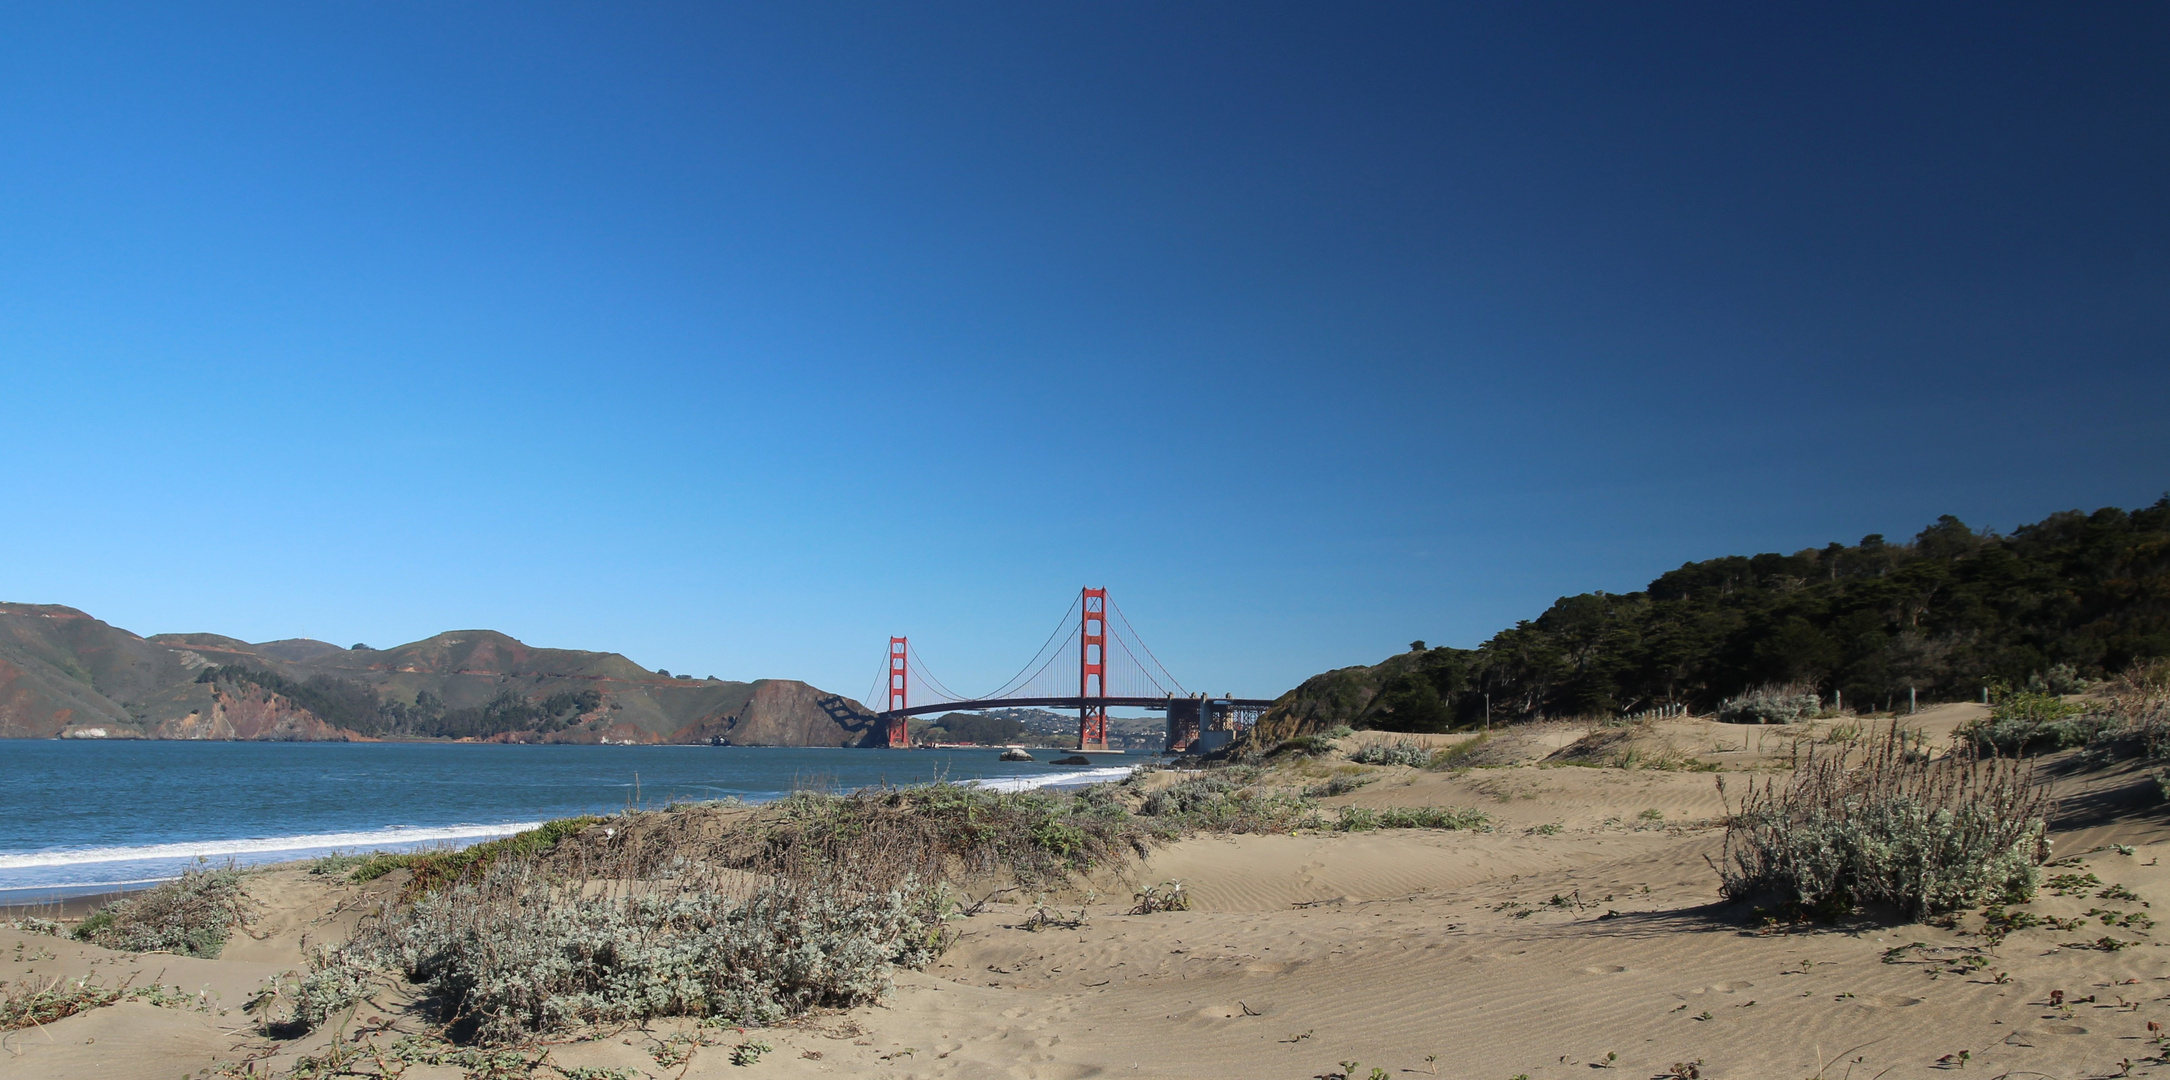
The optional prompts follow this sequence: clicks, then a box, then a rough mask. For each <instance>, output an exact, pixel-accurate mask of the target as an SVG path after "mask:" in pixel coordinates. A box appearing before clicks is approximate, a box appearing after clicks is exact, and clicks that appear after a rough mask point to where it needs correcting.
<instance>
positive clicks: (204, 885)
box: [75, 867, 248, 959]
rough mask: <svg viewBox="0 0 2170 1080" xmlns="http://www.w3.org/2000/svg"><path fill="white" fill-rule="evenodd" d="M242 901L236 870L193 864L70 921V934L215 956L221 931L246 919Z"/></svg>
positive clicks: (111, 945)
mask: <svg viewBox="0 0 2170 1080" xmlns="http://www.w3.org/2000/svg"><path fill="white" fill-rule="evenodd" d="M247 904H248V901H247V897H246V896H245V895H244V894H243V892H242V889H241V872H240V871H238V870H235V869H233V868H232V867H227V868H224V869H218V870H210V869H205V868H202V867H193V868H191V869H189V870H187V871H185V872H183V873H182V874H181V876H180V877H178V878H176V879H174V880H172V881H168V882H166V883H164V884H162V885H159V886H157V887H155V888H151V889H146V890H144V891H143V892H140V893H136V894H134V895H132V896H127V897H123V898H122V899H119V900H116V901H114V902H113V903H111V904H107V905H106V906H105V907H103V908H100V909H98V910H97V911H96V912H93V913H92V914H91V915H90V917H89V918H86V919H84V920H83V921H82V922H81V923H79V924H77V925H76V928H75V937H76V938H77V939H78V940H82V941H88V942H90V943H91V944H93V945H100V946H103V947H105V948H108V949H115V950H119V951H122V952H171V953H180V954H181V955H183V956H200V957H204V958H206V959H215V958H216V957H217V956H218V954H219V950H220V949H223V948H225V947H226V936H227V935H228V934H229V933H231V932H232V931H233V930H234V929H235V928H236V927H239V926H241V925H243V924H244V923H245V922H247V920H248V906H247Z"/></svg>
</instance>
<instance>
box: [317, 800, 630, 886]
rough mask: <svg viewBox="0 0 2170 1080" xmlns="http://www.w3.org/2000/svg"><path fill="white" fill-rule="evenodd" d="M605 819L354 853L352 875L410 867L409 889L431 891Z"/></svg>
mask: <svg viewBox="0 0 2170 1080" xmlns="http://www.w3.org/2000/svg"><path fill="white" fill-rule="evenodd" d="M602 821H603V819H602V818H599V817H592V816H590V817H570V818H558V819H557V820H555V821H545V822H543V823H542V824H541V825H538V826H536V827H534V828H532V829H529V830H527V831H526V832H518V833H514V834H512V835H511V836H506V837H501V838H499V839H496V840H489V841H485V842H483V843H480V844H476V845H474V846H472V847H464V848H457V849H454V850H450V851H410V852H403V853H394V852H389V851H375V852H371V853H370V854H368V855H367V856H356V857H354V858H357V859H358V860H359V861H358V862H357V863H356V864H355V865H354V869H353V872H352V873H351V874H350V875H349V876H350V877H351V878H352V880H354V881H357V882H361V881H375V880H376V879H378V878H380V877H383V876H384V875H386V874H389V873H391V872H392V871H394V870H408V871H411V872H412V873H413V875H414V876H413V878H412V879H411V880H410V881H409V882H408V885H407V891H408V892H410V893H421V892H427V891H429V890H431V889H438V888H443V887H444V886H446V885H450V884H452V883H454V882H457V881H463V880H466V879H469V878H472V877H476V876H479V875H480V874H482V873H483V872H485V871H487V870H488V869H489V868H490V867H492V866H495V865H496V864H497V863H498V862H500V861H502V860H505V859H528V858H533V857H535V856H538V855H542V854H544V853H546V852H548V851H550V850H551V849H552V848H555V847H557V846H558V845H559V844H560V843H562V842H564V841H565V840H566V839H567V838H569V837H573V836H577V835H579V834H580V832H581V831H582V830H584V829H586V828H588V827H589V826H591V825H599V824H602ZM332 857H333V858H345V856H332ZM312 870H313V868H312Z"/></svg>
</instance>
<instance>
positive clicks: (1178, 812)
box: [278, 767, 1488, 1045]
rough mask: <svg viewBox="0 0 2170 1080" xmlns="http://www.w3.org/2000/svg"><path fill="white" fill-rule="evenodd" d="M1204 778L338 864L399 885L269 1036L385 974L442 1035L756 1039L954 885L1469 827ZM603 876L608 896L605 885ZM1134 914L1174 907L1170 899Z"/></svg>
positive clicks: (910, 797)
mask: <svg viewBox="0 0 2170 1080" xmlns="http://www.w3.org/2000/svg"><path fill="white" fill-rule="evenodd" d="M1264 779H1265V774H1264V773H1263V772H1262V771H1261V770H1259V769H1256V768H1247V767H1236V768H1227V769H1217V770H1213V771H1212V772H1209V773H1204V774H1201V775H1198V776H1195V777H1190V778H1187V779H1184V780H1182V781H1180V782H1178V783H1175V784H1172V785H1168V786H1165V787H1161V788H1159V789H1157V790H1153V791H1151V792H1150V793H1146V792H1143V791H1142V790H1141V789H1142V788H1143V787H1145V786H1148V785H1147V784H1145V782H1144V781H1142V780H1138V779H1134V780H1133V781H1131V782H1128V783H1124V784H1110V785H1098V786H1094V787H1089V788H1085V789H1082V790H1080V791H1075V792H1065V791H1046V790H1040V791H1026V792H1015V793H1008V792H993V791H985V790H981V789H979V788H976V787H969V786H958V785H949V784H935V785H930V786H927V787H918V788H906V789H870V790H864V791H859V792H854V793H851V794H843V795H836V794H820V793H811V792H801V793H798V794H795V795H793V796H791V797H789V798H786V799H782V800H779V801H777V802H775V803H771V804H768V805H766V806H761V807H753V808H748V807H743V806H721V805H719V806H709V805H682V806H677V807H672V808H669V809H666V810H660V811H645V812H636V813H630V814H625V815H620V816H618V817H614V818H610V819H607V820H599V819H593V818H575V819H568V820H565V821H560V822H552V823H550V824H549V825H547V826H545V827H543V828H541V829H537V830H533V831H531V832H528V833H523V834H520V835H519V836H515V837H508V838H506V839H504V840H498V841H493V842H491V843H489V844H482V845H477V846H476V847H473V848H469V849H467V850H465V851H460V852H434V853H426V854H418V855H384V854H379V855H373V856H367V857H354V856H342V857H339V859H338V860H337V862H336V863H332V862H325V863H323V864H322V865H323V866H324V867H325V870H326V872H330V873H337V872H344V873H348V874H351V875H353V876H355V877H357V878H366V877H369V876H372V875H380V874H382V873H385V872H389V871H390V870H392V869H404V870H407V871H409V872H410V873H411V874H412V878H411V880H410V881H409V883H408V884H407V886H406V888H405V889H403V890H401V891H400V892H399V894H398V896H397V897H396V898H394V899H392V900H390V901H388V902H386V903H385V904H383V906H382V907H381V908H380V909H379V910H378V911H377V912H376V914H375V915H374V917H372V918H370V919H367V920H365V921H364V923H363V925H362V927H361V928H360V929H359V930H358V931H357V932H356V933H355V935H354V936H353V937H352V938H351V939H350V940H349V941H348V942H346V943H345V944H343V945H340V946H339V947H337V948H334V949H330V950H323V951H320V952H319V953H317V954H316V956H315V957H314V958H313V959H312V962H311V965H310V971H309V973H308V974H307V975H305V976H303V977H300V978H297V979H292V980H288V981H287V982H286V983H285V984H284V985H283V986H281V987H279V988H278V995H279V997H280V998H281V999H283V1000H284V1002H285V1007H284V1012H283V1016H284V1019H285V1022H287V1023H288V1024H290V1025H293V1026H296V1027H310V1026H314V1025H317V1024H321V1023H323V1022H324V1021H325V1019H326V1018H327V1017H329V1016H331V1015H333V1014H335V1013H337V1012H339V1011H340V1010H342V1009H344V1008H346V1007H348V1006H349V1005H351V1004H353V1003H354V1002H356V1001H359V1000H362V999H363V998H365V997H367V996H368V995H369V994H370V992H371V990H372V988H373V987H375V986H376V985H378V984H379V983H380V981H382V980H385V979H400V980H404V981H407V982H409V983H413V984H416V985H418V986H420V987H421V988H423V990H424V991H425V992H426V1000H427V1001H428V1002H429V1003H430V1007H432V1008H434V1009H435V1010H436V1011H437V1019H438V1020H439V1021H440V1022H441V1023H442V1024H444V1025H445V1027H446V1030H447V1032H448V1033H449V1034H451V1035H452V1036H453V1037H455V1038H457V1039H461V1040H471V1041H475V1042H478V1043H481V1044H485V1045H508V1044H514V1043H519V1042H522V1041H524V1040H529V1039H532V1038H533V1037H535V1036H538V1035H544V1034H552V1033H564V1032H571V1031H576V1030H580V1029H585V1028H592V1027H593V1026H595V1025H599V1024H614V1023H622V1022H639V1021H643V1020H646V1019H650V1018H654V1017H665V1016H682V1017H694V1018H699V1019H702V1020H706V1021H711V1022H715V1023H723V1024H740V1025H748V1024H773V1023H776V1022H778V1021H781V1020H784V1019H788V1018H790V1017H793V1016H797V1015H801V1014H803V1013H804V1012H806V1011H807V1010H809V1009H814V1008H828V1007H843V1006H849V1005H855V1004H861V1003H864V1002H867V1001H871V1000H873V999H875V998H877V997H879V996H880V995H881V994H882V993H883V992H884V988H886V987H887V986H888V984H889V979H890V977H891V973H892V971H893V969H894V968H896V967H898V966H904V967H917V966H920V965H923V964H925V963H926V962H927V961H929V960H931V959H932V958H934V957H935V956H936V955H938V954H939V953H940V952H941V951H942V949H943V948H945V947H946V946H947V944H948V941H949V935H948V932H947V930H946V929H945V927H946V925H947V920H948V919H949V918H951V917H954V916H955V915H957V914H959V913H960V912H962V911H964V910H966V909H967V908H968V907H971V906H973V905H969V904H967V903H965V900H966V899H967V897H966V889H967V888H975V889H985V888H989V887H992V886H999V885H1008V886H1011V887H1028V888H1033V889H1046V888H1050V887H1054V886H1057V885H1060V884H1062V883H1064V882H1066V881H1071V880H1075V879H1076V878H1077V877H1078V876H1080V875H1082V874H1085V873H1088V872H1090V871H1092V870H1094V869H1097V868H1100V867H1103V866H1108V865H1113V864H1117V863H1121V862H1124V861H1127V860H1130V859H1132V858H1135V857H1138V856H1142V855H1144V854H1145V853H1146V852H1148V851H1149V850H1150V849H1151V847H1152V845H1154V844H1156V843H1159V842H1162V841H1165V840H1169V839H1173V838H1176V837H1179V836H1182V835H1184V834H1186V833H1191V832H1198V831H1214V832H1266V831H1279V832H1285V831H1289V830H1292V829H1297V828H1320V829H1333V830H1343V831H1364V830H1371V829H1392V828H1426V829H1458V828H1476V827H1482V826H1484V825H1485V824H1486V822H1487V821H1488V818H1487V817H1486V816H1485V815H1484V814H1482V813H1480V812H1477V811H1470V810H1455V809H1431V808H1422V809H1400V808H1388V809H1370V808H1364V809H1354V808H1350V809H1344V810H1342V811H1341V812H1340V813H1339V814H1338V815H1335V816H1327V815H1324V814H1321V813H1320V812H1319V811H1318V810H1317V809H1316V807H1315V806H1314V804H1313V803H1311V802H1310V801H1309V800H1308V799H1305V798H1303V797H1301V796H1299V795H1296V794H1293V793H1291V792H1289V791H1287V790H1285V789H1281V788H1276V787H1272V786H1269V785H1266V784H1264V783H1263V781H1264ZM597 883H608V885H607V886H604V887H599V886H598V884H597ZM1135 899H1136V900H1137V908H1136V909H1135V910H1137V911H1139V912H1140V913H1149V912H1158V911H1179V910H1183V909H1184V908H1185V907H1187V906H1188V904H1189V898H1188V895H1187V894H1186V893H1184V892H1183V890H1182V889H1181V887H1180V886H1179V885H1177V884H1175V883H1163V884H1161V885H1156V886H1153V887H1152V888H1149V889H1147V890H1145V891H1144V892H1141V893H1139V894H1138V896H1137V897H1136V898H1135Z"/></svg>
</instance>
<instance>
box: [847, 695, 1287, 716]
mask: <svg viewBox="0 0 2170 1080" xmlns="http://www.w3.org/2000/svg"><path fill="white" fill-rule="evenodd" d="M1185 700H1193V701H1195V700H1201V699H1197V698H1165V697H1104V698H1088V697H1029V698H990V699H987V700H983V701H944V702H941V703H939V704H935V705H914V706H912V707H911V708H908V709H894V710H891V711H889V712H885V713H879V714H877V715H879V716H880V717H881V718H882V719H884V720H886V719H889V718H891V717H896V716H920V715H924V714H926V713H931V712H969V711H972V710H975V709H1021V708H1034V707H1037V708H1042V709H1082V708H1084V707H1085V706H1087V705H1105V706H1107V707H1108V708H1111V709H1148V710H1152V711H1154V712H1165V711H1166V710H1167V708H1168V702H1170V701H1185ZM1202 700H1205V701H1212V702H1226V703H1227V704H1228V705H1229V706H1230V707H1232V708H1236V709H1263V708H1265V707H1266V706H1268V705H1271V704H1273V701H1272V699H1270V698H1204V699H1202Z"/></svg>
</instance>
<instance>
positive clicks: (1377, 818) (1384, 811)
mask: <svg viewBox="0 0 2170 1080" xmlns="http://www.w3.org/2000/svg"><path fill="white" fill-rule="evenodd" d="M1491 823H1492V815H1490V814H1487V813H1485V812H1484V811H1482V810H1473V809H1470V808H1468V807H1461V806H1383V807H1377V808H1373V807H1369V806H1344V807H1342V808H1341V810H1340V816H1339V817H1338V818H1336V819H1335V820H1334V821H1332V822H1330V823H1327V827H1329V828H1332V829H1334V830H1336V831H1338V832H1371V831H1372V830H1374V829H1477V830H1486V829H1488V828H1489V827H1490V826H1491Z"/></svg>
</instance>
